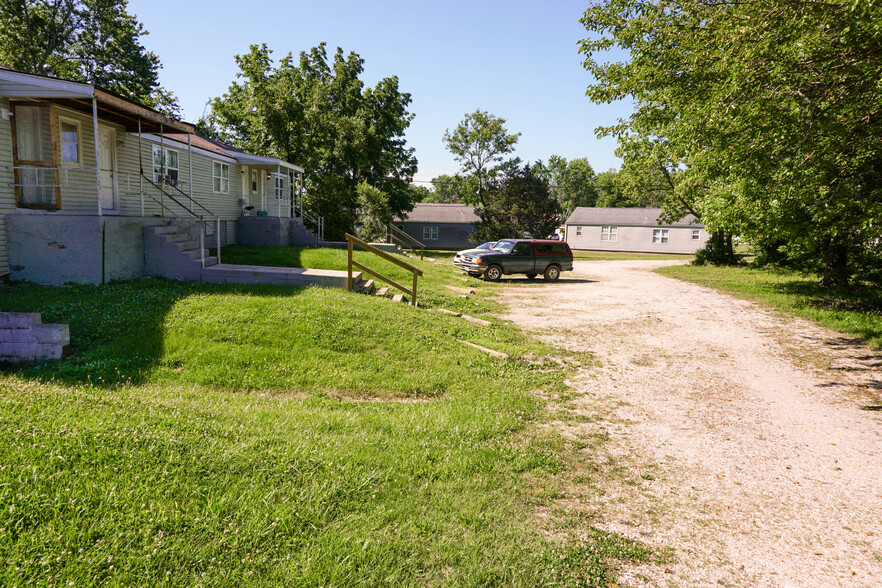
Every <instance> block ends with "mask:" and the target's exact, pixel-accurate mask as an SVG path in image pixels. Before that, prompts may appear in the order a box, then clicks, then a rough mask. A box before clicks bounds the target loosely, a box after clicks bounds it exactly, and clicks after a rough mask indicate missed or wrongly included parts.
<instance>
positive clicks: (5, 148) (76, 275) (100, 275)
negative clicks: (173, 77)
mask: <svg viewBox="0 0 882 588" xmlns="http://www.w3.org/2000/svg"><path fill="white" fill-rule="evenodd" d="M302 173H303V169H301V168H300V167H297V166H296V165H292V164H291V163H288V162H285V161H282V160H279V159H276V158H272V157H263V156H257V155H250V154H247V153H244V152H242V151H239V150H237V149H234V148H232V147H230V146H228V145H225V144H223V143H220V142H218V141H212V140H209V139H205V138H202V137H199V136H197V135H196V134H195V128H194V127H193V125H191V124H189V123H186V122H183V121H180V120H177V119H174V118H170V117H168V116H166V115H164V114H162V113H159V112H156V111H154V110H151V109H149V108H146V107H144V106H142V105H140V104H138V103H136V102H133V101H131V100H129V99H126V98H123V97H120V96H117V95H115V94H111V93H110V92H107V91H105V90H102V89H101V88H99V87H96V86H94V85H92V84H87V83H82V82H74V81H70V80H62V79H59V78H50V77H45V76H37V75H32V74H28V73H23V72H18V71H14V70H10V69H9V68H5V67H2V66H0V275H5V274H9V275H10V276H11V277H12V278H13V279H23V280H31V281H34V282H38V283H48V284H64V283H66V282H86V283H104V282H108V281H111V280H120V279H131V278H137V277H140V276H142V275H161V276H166V277H175V278H176V279H192V280H199V279H202V278H201V276H202V273H203V270H205V268H207V267H208V266H210V265H212V264H214V263H215V262H216V261H217V259H216V257H210V256H208V255H207V253H205V251H207V250H208V249H209V248H215V249H216V248H217V246H218V245H220V246H221V247H223V246H225V245H229V244H233V243H249V244H255V243H259V244H287V243H289V242H291V240H292V239H293V236H294V235H295V233H297V234H299V232H300V229H301V228H302V227H303V223H304V220H305V219H309V220H310V222H311V223H312V225H313V226H315V227H316V228H317V232H318V233H319V238H320V237H321V228H322V221H321V219H320V218H319V219H314V218H313V217H311V216H309V215H308V213H305V212H304V210H303V202H302V198H301V194H300V191H299V189H298V186H299V185H300V184H301V183H302V182H301V177H302ZM310 228H312V227H310ZM304 230H305V229H304ZM307 232H308V231H307ZM160 235H167V237H165V238H163V239H159V236H160ZM154 245H155V246H154ZM193 248H195V250H194V249H193ZM169 252H171V253H175V254H177V253H178V252H180V253H181V255H179V256H177V257H175V256H174V255H171V253H169ZM178 258H181V261H180V262H178V261H176V260H177V259H178ZM190 262H196V263H190ZM173 266H174V267H173ZM175 268H177V269H175ZM166 270H168V271H166Z"/></svg>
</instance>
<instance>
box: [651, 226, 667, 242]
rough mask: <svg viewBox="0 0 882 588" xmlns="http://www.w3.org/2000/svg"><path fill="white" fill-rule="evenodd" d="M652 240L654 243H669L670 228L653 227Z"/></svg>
mask: <svg viewBox="0 0 882 588" xmlns="http://www.w3.org/2000/svg"><path fill="white" fill-rule="evenodd" d="M652 242H653V243H667V242H668V230H667V229H652Z"/></svg>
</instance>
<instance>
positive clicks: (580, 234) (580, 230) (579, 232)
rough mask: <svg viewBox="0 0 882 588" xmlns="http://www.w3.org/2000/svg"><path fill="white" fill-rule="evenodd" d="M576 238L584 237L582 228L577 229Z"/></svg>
mask: <svg viewBox="0 0 882 588" xmlns="http://www.w3.org/2000/svg"><path fill="white" fill-rule="evenodd" d="M576 236H577V237H581V236H582V227H576Z"/></svg>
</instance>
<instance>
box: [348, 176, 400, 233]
mask: <svg viewBox="0 0 882 588" xmlns="http://www.w3.org/2000/svg"><path fill="white" fill-rule="evenodd" d="M356 191H357V193H358V222H357V224H356V233H357V234H358V236H359V238H360V239H362V240H364V241H368V242H373V241H376V240H377V239H380V238H382V237H383V236H385V234H386V231H387V228H386V227H387V226H388V225H389V223H391V222H392V218H393V214H392V210H391V209H390V208H389V196H388V195H387V194H385V193H384V192H381V191H380V190H377V189H376V188H374V187H373V186H371V185H369V184H368V183H367V182H362V183H360V184H359V185H358V187H357V188H356Z"/></svg>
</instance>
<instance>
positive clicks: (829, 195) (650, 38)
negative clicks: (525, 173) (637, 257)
mask: <svg viewBox="0 0 882 588" xmlns="http://www.w3.org/2000/svg"><path fill="white" fill-rule="evenodd" d="M582 22H583V24H584V25H585V27H586V28H587V29H588V31H589V32H590V37H589V38H588V39H586V40H584V41H582V43H581V50H582V52H583V53H584V55H585V66H586V68H587V69H588V71H589V72H590V73H591V74H592V76H593V77H594V79H595V80H596V81H595V82H594V83H592V84H591V85H590V86H589V88H588V95H589V96H590V97H591V99H592V100H594V101H597V102H610V101H614V100H621V99H628V98H630V99H633V100H634V102H635V104H636V106H635V111H634V113H633V114H632V115H631V116H630V117H629V118H628V119H627V120H624V121H620V123H619V124H617V125H614V126H612V127H609V128H606V129H601V131H600V132H601V133H604V134H610V135H614V136H617V137H619V139H620V141H621V142H622V145H623V147H624V148H625V149H630V148H631V147H632V146H635V145H636V146H637V148H636V149H635V152H636V153H641V152H642V153H646V152H647V149H646V148H645V147H646V145H650V146H651V148H650V151H651V152H652V154H653V156H654V157H655V159H656V160H657V161H661V164H660V165H661V167H662V168H666V169H677V172H678V173H677V178H676V182H674V186H673V189H672V190H671V192H670V196H672V197H671V198H666V200H665V203H666V206H667V207H668V208H671V209H674V208H679V209H680V210H681V211H682V208H683V204H684V203H685V204H688V205H689V206H690V207H692V208H693V209H694V210H695V211H696V212H697V213H698V214H699V215H700V216H701V218H702V220H703V221H704V222H705V223H706V224H707V225H708V226H709V228H711V229H718V228H723V229H727V230H729V231H732V232H734V233H736V234H740V235H741V236H743V237H746V238H748V239H751V240H753V241H755V242H759V243H765V244H775V245H774V246H775V247H776V248H777V250H778V252H779V253H780V254H781V255H782V256H783V257H785V258H789V259H793V260H796V259H801V260H803V261H805V262H807V263H808V264H809V266H811V265H812V263H813V266H814V267H811V269H816V270H818V271H820V272H822V274H823V280H822V281H823V283H825V284H828V285H836V284H845V283H848V281H849V280H850V279H851V278H852V276H855V275H857V276H859V277H867V276H869V275H871V273H868V272H867V271H866V268H868V267H872V265H873V263H872V257H868V254H872V243H873V242H875V240H876V239H877V238H878V237H879V235H880V233H882V142H880V141H879V137H880V136H882V85H880V84H879V83H878V81H879V79H882V59H880V47H882V0H826V1H824V2H816V1H813V0H741V1H739V2H733V1H731V0H600V1H597V2H593V3H592V4H591V5H590V7H589V8H588V10H587V11H586V12H585V15H584V18H583V19H582ZM616 47H618V48H621V49H624V50H625V51H626V52H627V53H628V59H627V60H625V61H620V62H615V61H613V62H608V61H607V60H608V55H609V54H608V53H607V50H609V49H613V48H616Z"/></svg>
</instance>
